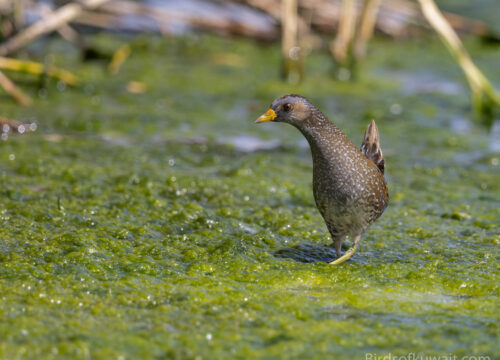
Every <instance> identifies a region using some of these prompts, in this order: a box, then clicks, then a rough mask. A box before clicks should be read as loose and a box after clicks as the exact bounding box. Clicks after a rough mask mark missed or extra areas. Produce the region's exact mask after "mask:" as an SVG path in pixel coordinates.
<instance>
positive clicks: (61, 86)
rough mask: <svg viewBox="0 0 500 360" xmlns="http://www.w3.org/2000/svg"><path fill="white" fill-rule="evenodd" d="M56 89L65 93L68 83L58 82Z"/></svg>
mask: <svg viewBox="0 0 500 360" xmlns="http://www.w3.org/2000/svg"><path fill="white" fill-rule="evenodd" d="M56 87H57V90H59V91H60V92H63V91H64V90H66V83H65V82H64V81H58V82H57V85H56Z"/></svg>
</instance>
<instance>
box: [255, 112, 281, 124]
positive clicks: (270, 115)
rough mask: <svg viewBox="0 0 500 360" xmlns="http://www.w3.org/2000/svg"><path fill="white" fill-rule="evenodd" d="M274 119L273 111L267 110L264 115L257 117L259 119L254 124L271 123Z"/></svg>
mask: <svg viewBox="0 0 500 360" xmlns="http://www.w3.org/2000/svg"><path fill="white" fill-rule="evenodd" d="M274 119H276V113H275V112H274V110H273V109H269V110H267V111H266V113H265V114H262V115H261V116H259V118H258V119H257V120H255V122H256V123H257V124H258V123H263V122H268V121H272V120H274Z"/></svg>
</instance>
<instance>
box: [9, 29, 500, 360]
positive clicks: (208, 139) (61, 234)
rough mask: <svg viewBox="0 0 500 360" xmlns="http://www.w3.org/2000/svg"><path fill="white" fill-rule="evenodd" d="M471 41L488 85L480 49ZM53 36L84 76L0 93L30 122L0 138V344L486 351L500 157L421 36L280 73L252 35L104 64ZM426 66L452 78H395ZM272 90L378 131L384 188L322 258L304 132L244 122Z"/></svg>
mask: <svg viewBox="0 0 500 360" xmlns="http://www.w3.org/2000/svg"><path fill="white" fill-rule="evenodd" d="M93 41H94V42H95V43H96V44H97V45H98V46H99V47H100V48H102V49H103V50H104V51H109V52H111V51H112V50H113V49H115V48H116V47H117V45H118V44H117V42H116V40H113V39H111V38H109V37H106V36H97V37H95V38H94V39H93ZM424 45H425V48H426V53H425V55H423V54H422V51H421V49H422V46H424ZM468 47H469V48H470V49H471V50H472V51H473V53H474V55H475V59H476V60H477V61H478V63H479V65H480V66H481V67H482V68H483V69H484V70H485V72H486V73H487V74H488V75H489V76H490V77H491V78H492V80H493V81H495V82H496V83H498V82H500V72H499V70H498V66H497V64H498V59H499V58H500V52H499V50H498V48H492V47H483V46H482V45H480V44H478V43H474V42H471V43H469V44H468ZM35 50H36V49H35ZM51 50H52V51H56V50H57V51H62V50H64V51H65V53H66V54H68V55H67V56H66V57H61V56H56V57H54V58H52V57H51V58H49V59H50V60H52V61H53V62H54V63H55V64H56V65H59V66H62V67H66V68H70V69H72V70H74V71H75V72H76V73H78V74H79V75H80V76H81V77H82V80H83V85H82V86H81V87H79V88H76V89H68V88H65V87H64V86H59V87H58V86H57V84H54V83H52V82H51V81H50V80H49V83H48V84H46V86H45V87H44V89H45V90H40V89H38V88H36V87H35V86H33V87H31V88H30V85H29V84H30V83H32V82H29V81H28V79H30V78H29V76H26V77H24V76H19V75H18V76H17V77H16V79H17V80H19V81H23V83H24V84H26V85H25V89H26V91H28V92H30V93H31V94H37V93H38V94H39V96H38V97H37V99H36V101H35V105H34V106H33V107H32V108H19V107H18V106H17V105H16V104H14V103H12V102H11V101H10V100H9V99H8V98H7V97H5V96H4V97H2V98H1V99H0V102H1V104H2V115H4V116H9V117H12V118H17V119H23V120H25V121H26V122H32V121H36V122H37V124H38V129H37V131H36V132H34V133H28V134H24V135H15V136H10V137H9V138H8V140H6V141H2V142H0V146H1V149H2V151H1V152H0V166H1V172H0V181H1V186H0V193H1V197H0V221H1V222H2V227H1V228H0V238H1V241H0V299H1V303H0V304H1V305H0V318H1V319H2V321H0V339H1V340H0V358H4V359H52V358H68V359H89V358H90V359H137V358H144V359H153V358H155V359H156V358H157V359H163V358H193V359H194V358H205V359H215V358H228V357H235V358H320V357H321V358H324V357H326V358H335V359H355V358H360V359H361V358H363V359H364V358H366V356H367V354H372V355H374V356H375V354H376V355H384V354H388V353H391V354H392V355H407V354H409V353H417V354H421V355H434V356H448V355H450V354H455V355H456V356H465V355H468V356H479V355H483V356H490V357H491V358H492V359H493V358H495V356H497V355H498V354H499V353H500V349H499V345H498V344H499V342H498V334H499V331H498V330H499V329H498V320H499V314H498V308H499V298H498V296H499V292H498V275H499V274H498V265H497V264H498V256H499V251H498V245H499V243H500V232H499V227H498V219H499V218H500V206H499V205H500V201H499V199H500V185H499V183H498V178H499V175H500V171H499V159H500V154H498V153H496V152H494V149H495V148H494V147H492V146H491V143H492V141H495V140H494V138H492V135H490V133H489V130H488V129H486V128H484V127H482V126H480V125H478V124H477V123H476V122H475V121H474V120H473V119H472V118H471V113H470V110H469V102H470V99H469V95H468V92H467V90H466V89H467V87H466V84H465V82H464V80H463V78H462V76H461V73H460V70H459V69H457V67H456V65H455V64H454V63H453V61H452V60H451V59H450V58H449V56H448V54H447V53H446V50H445V49H443V48H442V46H441V45H440V44H439V43H437V42H436V43H433V42H430V41H428V40H426V41H425V42H424V43H419V42H413V43H390V42H385V41H381V40H378V41H376V42H375V43H374V44H373V46H372V49H371V51H372V53H371V56H370V58H369V59H368V60H367V62H366V64H364V65H365V67H364V70H363V72H362V73H361V74H360V76H359V77H360V80H359V82H357V83H339V82H336V81H334V80H331V79H330V75H331V74H332V73H333V69H332V67H331V59H330V58H329V56H328V55H327V54H317V53H315V54H312V55H311V57H310V58H308V63H307V70H308V77H307V80H306V81H305V82H304V83H303V84H302V85H297V86H289V85H287V84H284V83H282V82H281V81H280V80H279V77H278V75H279V47H278V46H267V47H262V46H260V47H259V46H256V44H255V43H252V42H249V41H239V40H227V39H217V38H212V37H191V38H184V39H182V38H180V39H168V40H163V39H159V38H155V37H138V38H136V39H134V41H133V53H132V56H131V57H130V59H129V60H128V61H127V62H126V63H125V64H124V67H123V68H122V69H121V71H120V73H119V74H118V75H117V76H114V77H112V76H110V75H108V74H107V72H106V68H105V66H106V63H104V62H94V63H85V64H83V63H81V62H79V60H78V56H77V54H76V53H75V52H71V49H69V48H67V46H66V45H63V44H62V43H59V42H51V43H47V44H46V47H45V51H51ZM37 56H38V57H40V58H43V56H44V53H38V55H37ZM228 58H230V59H232V61H231V62H227V61H221V59H228ZM422 73H428V74H439V78H442V79H443V81H444V83H445V84H458V88H461V89H462V90H463V91H459V92H458V93H449V92H446V91H444V92H443V91H441V90H442V89H443V87H440V86H437V87H433V88H432V89H430V90H429V88H428V87H424V89H425V91H404V90H402V88H404V87H405V86H410V85H411V84H408V82H404V81H403V82H402V81H401V76H402V75H401V74H406V75H404V76H403V78H404V79H410V80H411V79H412V78H415V76H417V77H418V74H422ZM390 74H397V76H391V75H390ZM415 74H417V75H415ZM429 76H431V75H429ZM424 78H425V77H424ZM130 81H138V82H142V83H144V84H145V89H146V91H145V92H144V93H142V94H133V93H130V92H128V91H127V84H129V82H130ZM405 81H406V80H405ZM417 86H421V82H420V83H418V84H417ZM446 88H447V87H445V89H446ZM290 92H295V93H300V94H303V95H306V96H308V97H309V98H310V99H311V100H312V101H313V102H314V103H315V104H317V105H318V107H319V108H320V109H322V110H323V111H324V112H325V113H326V114H327V115H328V116H329V117H330V119H331V120H332V121H334V122H335V123H336V124H337V125H338V126H339V127H341V128H342V129H344V130H345V131H346V133H347V134H348V135H349V136H350V137H351V138H352V139H353V140H354V141H355V142H356V143H360V141H361V138H362V134H363V132H364V129H365V127H366V125H367V124H368V121H369V120H370V119H371V118H375V119H376V121H377V124H378V127H379V130H380V132H381V138H382V145H383V149H384V154H385V155H386V159H387V179H388V182H389V187H390V196H391V199H390V201H391V203H390V206H389V208H388V209H387V210H386V212H385V214H384V215H383V216H382V217H381V218H380V219H379V220H378V221H377V222H376V223H375V224H374V225H373V226H372V227H371V228H370V229H369V231H368V232H367V234H366V235H365V237H364V239H363V240H362V242H361V246H360V249H359V250H358V253H357V254H356V255H355V256H354V258H353V259H352V260H350V261H349V262H347V263H345V264H342V265H340V266H329V265H327V264H326V261H329V260H331V259H333V256H334V255H333V251H332V250H331V248H330V247H329V246H328V245H329V243H330V240H329V237H328V234H327V232H326V228H325V226H324V224H323V223H322V219H321V218H320V216H319V214H318V213H317V210H316V208H315V205H314V200H313V198H312V191H311V161H310V154H309V150H308V149H307V147H305V146H304V141H303V139H302V138H301V136H300V134H299V133H298V132H297V131H296V130H295V129H293V128H291V127H287V126H286V125H284V124H264V125H255V124H254V123H253V120H254V119H255V118H256V117H257V116H258V115H260V114H261V113H262V112H263V111H265V110H266V109H267V107H268V105H269V104H270V103H271V101H272V100H273V99H274V98H275V97H277V96H280V95H282V94H284V93H290ZM456 119H467V120H466V123H467V124H469V125H468V126H469V128H468V130H467V131H466V132H460V131H455V130H456V129H454V127H456V121H457V120H456ZM454 124H455V125H454Z"/></svg>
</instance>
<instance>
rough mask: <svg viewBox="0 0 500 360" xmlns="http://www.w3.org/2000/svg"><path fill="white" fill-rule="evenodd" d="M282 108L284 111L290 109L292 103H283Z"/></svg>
mask: <svg viewBox="0 0 500 360" xmlns="http://www.w3.org/2000/svg"><path fill="white" fill-rule="evenodd" d="M283 110H285V111H290V110H292V104H288V103H287V104H285V105H283Z"/></svg>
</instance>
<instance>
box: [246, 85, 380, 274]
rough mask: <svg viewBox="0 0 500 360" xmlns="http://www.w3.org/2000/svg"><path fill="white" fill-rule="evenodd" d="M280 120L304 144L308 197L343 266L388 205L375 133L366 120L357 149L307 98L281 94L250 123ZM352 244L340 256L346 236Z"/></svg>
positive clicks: (337, 262)
mask: <svg viewBox="0 0 500 360" xmlns="http://www.w3.org/2000/svg"><path fill="white" fill-rule="evenodd" d="M269 121H271V122H283V123H287V124H290V125H293V126H294V127H296V128H297V129H298V130H299V131H300V132H301V133H302V135H304V137H305V138H306V139H307V142H308V143H309V146H310V149H311V154H312V163H313V179H312V185H313V195H314V200H315V203H316V206H317V208H318V210H319V212H320V214H321V215H322V217H323V219H324V221H325V224H326V227H327V228H328V231H329V232H330V235H331V237H332V240H333V246H334V247H335V252H336V255H337V258H336V259H335V260H333V261H331V262H330V264H332V265H336V264H340V263H343V262H344V261H346V260H348V259H350V258H351V257H352V256H353V255H354V254H355V252H356V249H357V246H358V243H359V241H360V239H361V237H362V235H363V234H364V232H365V231H366V230H367V229H368V227H369V226H370V225H371V224H373V222H375V220H377V219H378V218H379V217H380V216H381V215H382V213H383V212H384V210H385V209H386V207H387V205H388V204H389V192H388V189H387V182H386V180H385V178H384V170H385V160H384V156H383V154H382V149H381V148H380V141H379V133H378V129H377V125H376V124H375V121H374V120H372V121H371V123H370V124H369V125H368V128H367V130H366V132H365V135H364V138H363V141H362V144H361V148H358V147H357V146H356V145H354V143H353V142H352V141H351V140H350V139H349V138H348V137H347V135H346V134H344V133H343V132H342V131H341V130H340V129H339V128H338V127H337V126H336V125H335V124H334V123H333V122H331V121H330V120H329V119H328V118H327V117H326V116H325V115H324V114H323V113H322V112H321V111H320V110H319V109H318V108H317V107H316V106H314V105H313V104H312V103H311V102H310V101H309V100H308V99H307V98H305V97H304V96H301V95H297V94H289V95H284V96H282V97H279V98H277V99H276V100H274V101H273V103H272V104H271V106H270V107H269V110H267V112H265V113H264V114H263V115H261V116H260V117H259V118H257V120H255V122H256V123H264V122H269ZM348 236H350V237H351V239H352V242H353V245H352V247H351V248H349V249H348V250H347V251H346V252H345V253H344V254H343V255H341V248H342V244H343V242H344V240H345V239H346V237H348Z"/></svg>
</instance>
